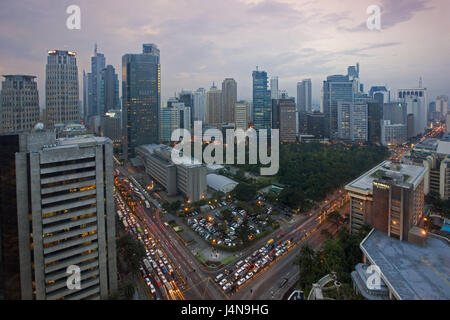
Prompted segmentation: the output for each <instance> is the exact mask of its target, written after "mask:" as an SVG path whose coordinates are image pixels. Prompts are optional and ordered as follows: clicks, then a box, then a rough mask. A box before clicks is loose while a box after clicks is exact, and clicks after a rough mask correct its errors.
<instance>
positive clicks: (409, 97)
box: [397, 88, 428, 136]
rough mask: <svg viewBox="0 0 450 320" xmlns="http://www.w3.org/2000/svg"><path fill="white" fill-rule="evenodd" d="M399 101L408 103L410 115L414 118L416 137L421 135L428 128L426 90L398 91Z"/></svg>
mask: <svg viewBox="0 0 450 320" xmlns="http://www.w3.org/2000/svg"><path fill="white" fill-rule="evenodd" d="M397 97H398V99H399V101H401V102H406V104H407V112H408V114H412V115H413V116H414V133H413V134H414V136H418V135H421V134H423V133H424V132H425V130H426V128H427V120H428V97H427V89H426V88H412V89H400V90H398V94H397Z"/></svg>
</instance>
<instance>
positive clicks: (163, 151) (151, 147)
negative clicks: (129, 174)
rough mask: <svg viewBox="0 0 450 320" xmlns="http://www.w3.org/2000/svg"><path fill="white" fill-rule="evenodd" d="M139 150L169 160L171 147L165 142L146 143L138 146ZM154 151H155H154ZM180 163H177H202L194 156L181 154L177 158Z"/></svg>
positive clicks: (189, 165) (192, 164)
mask: <svg viewBox="0 0 450 320" xmlns="http://www.w3.org/2000/svg"><path fill="white" fill-rule="evenodd" d="M138 148H140V149H141V150H145V151H146V152H147V153H148V154H151V155H153V154H155V155H157V156H160V157H163V158H164V160H166V161H171V162H172V160H171V153H172V149H173V148H172V147H169V146H166V145H165V144H147V145H142V146H139V147H138ZM155 152H156V153H155ZM178 160H179V161H180V162H181V163H180V164H179V165H182V166H186V167H195V166H200V165H202V163H201V162H200V161H199V160H197V159H196V158H192V157H188V156H183V157H180V158H179V159H178Z"/></svg>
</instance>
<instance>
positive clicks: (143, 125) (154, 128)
mask: <svg viewBox="0 0 450 320" xmlns="http://www.w3.org/2000/svg"><path fill="white" fill-rule="evenodd" d="M122 98H123V105H122V112H123V115H122V121H123V122H122V123H123V125H122V130H123V131H124V138H123V141H124V143H123V154H124V156H125V159H128V158H130V157H134V156H135V152H134V150H135V148H136V147H137V146H140V145H144V144H151V143H158V142H159V109H160V105H161V65H160V52H159V49H158V48H157V47H156V45H154V44H144V45H143V53H142V54H125V55H124V56H123V57H122Z"/></svg>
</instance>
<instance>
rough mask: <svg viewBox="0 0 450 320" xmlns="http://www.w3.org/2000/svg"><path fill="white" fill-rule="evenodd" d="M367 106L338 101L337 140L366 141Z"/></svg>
mask: <svg viewBox="0 0 450 320" xmlns="http://www.w3.org/2000/svg"><path fill="white" fill-rule="evenodd" d="M367 131H368V130H367V104H356V103H352V102H348V101H342V100H339V101H338V138H339V139H343V140H351V141H367Z"/></svg>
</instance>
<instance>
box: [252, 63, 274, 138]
mask: <svg viewBox="0 0 450 320" xmlns="http://www.w3.org/2000/svg"><path fill="white" fill-rule="evenodd" d="M252 77H253V125H254V128H255V130H259V129H270V127H271V122H272V120H271V119H272V115H271V113H272V103H271V99H270V91H269V90H268V89H267V72H265V71H259V70H258V67H256V70H255V71H253V73H252Z"/></svg>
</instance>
